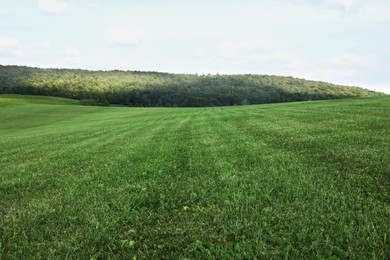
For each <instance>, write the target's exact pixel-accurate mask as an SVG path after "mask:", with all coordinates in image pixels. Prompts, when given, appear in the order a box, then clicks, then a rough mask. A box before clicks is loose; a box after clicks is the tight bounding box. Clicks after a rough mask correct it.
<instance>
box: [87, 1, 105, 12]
mask: <svg viewBox="0 0 390 260" xmlns="http://www.w3.org/2000/svg"><path fill="white" fill-rule="evenodd" d="M89 7H90V8H92V9H94V10H96V11H101V10H102V9H103V8H102V6H101V5H100V4H99V3H90V4H89Z"/></svg>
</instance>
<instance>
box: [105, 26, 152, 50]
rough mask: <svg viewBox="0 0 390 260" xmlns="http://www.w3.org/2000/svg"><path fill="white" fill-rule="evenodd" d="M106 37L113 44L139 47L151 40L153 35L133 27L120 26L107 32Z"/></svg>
mask: <svg viewBox="0 0 390 260" xmlns="http://www.w3.org/2000/svg"><path fill="white" fill-rule="evenodd" d="M104 36H105V37H106V39H107V40H108V41H110V42H111V43H117V44H125V45H137V44H140V43H143V42H146V41H148V40H150V38H151V35H150V34H149V33H148V32H147V31H145V30H143V29H141V28H139V27H137V26H133V25H127V26H118V27H114V28H111V29H109V30H107V31H106V32H105V33H104Z"/></svg>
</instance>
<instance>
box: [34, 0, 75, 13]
mask: <svg viewBox="0 0 390 260" xmlns="http://www.w3.org/2000/svg"><path fill="white" fill-rule="evenodd" d="M38 7H39V9H40V10H41V11H43V12H46V13H61V12H66V11H69V10H70V5H69V4H68V3H65V2H59V1H57V0H38Z"/></svg>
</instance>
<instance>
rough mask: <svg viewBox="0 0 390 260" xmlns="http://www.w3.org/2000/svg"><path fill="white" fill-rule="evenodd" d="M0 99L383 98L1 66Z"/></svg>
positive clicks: (265, 81)
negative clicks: (15, 96)
mask: <svg viewBox="0 0 390 260" xmlns="http://www.w3.org/2000/svg"><path fill="white" fill-rule="evenodd" d="M0 93H2V94H30V95H46V96H58V97H65V98H73V99H78V100H80V101H81V103H82V104H85V105H110V104H118V105H127V106H165V107H200V106H231V105H244V104H262V103H275V102H289V101H305V100H323V99H336V98H346V97H361V96H375V95H381V93H378V92H374V91H370V90H367V89H362V88H359V87H349V86H341V85H335V84H330V83H326V82H319V81H311V80H304V79H298V78H293V77H282V76H271V75H253V74H246V75H194V74H171V73H160V72H140V71H119V70H114V71H88V70H80V69H41V68H32V67H26V66H2V65H0Z"/></svg>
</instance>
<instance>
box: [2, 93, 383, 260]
mask: <svg viewBox="0 0 390 260" xmlns="http://www.w3.org/2000/svg"><path fill="white" fill-rule="evenodd" d="M389 144H390V97H389V96H381V97H370V98H353V99H340V100H329V101H307V102H293V103H280V104H266V105H248V106H232V107H207V108H128V107H89V106H81V105H78V101H72V100H67V99H59V98H52V97H33V96H20V95H0V196H1V197H0V216H1V217H0V259H32V258H38V259H39V258H59V259H64V258H82V259H107V258H126V259H131V258H134V259H136V258H138V259H139V258H147V259H150V258H169V259H177V258H189V259H198V258H234V259H240V258H246V259H247V258H284V257H286V258H287V257H293V258H360V259H389V258H390V237H389V236H390V225H389V223H390V203H389V202H390V188H389V187H390V149H389Z"/></svg>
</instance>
